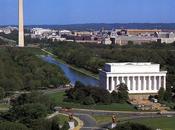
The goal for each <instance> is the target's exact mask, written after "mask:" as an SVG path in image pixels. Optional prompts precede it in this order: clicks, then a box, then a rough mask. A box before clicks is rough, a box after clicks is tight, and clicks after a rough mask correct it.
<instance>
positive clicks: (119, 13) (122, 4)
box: [0, 0, 175, 25]
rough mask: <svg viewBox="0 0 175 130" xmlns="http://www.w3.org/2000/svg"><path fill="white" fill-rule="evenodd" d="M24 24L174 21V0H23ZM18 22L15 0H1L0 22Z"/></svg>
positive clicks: (5, 23) (16, 0)
mask: <svg viewBox="0 0 175 130" xmlns="http://www.w3.org/2000/svg"><path fill="white" fill-rule="evenodd" d="M24 12H25V24H26V25H39V24H40V25H41V24H56V25H64V24H80V23H175V0H24ZM17 23H18V0H0V25H9V24H10V25H12V24H13V25H15V24H17Z"/></svg>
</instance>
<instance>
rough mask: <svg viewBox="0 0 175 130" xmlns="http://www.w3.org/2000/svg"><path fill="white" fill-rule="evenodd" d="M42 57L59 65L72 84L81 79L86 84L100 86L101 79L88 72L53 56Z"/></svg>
mask: <svg viewBox="0 0 175 130" xmlns="http://www.w3.org/2000/svg"><path fill="white" fill-rule="evenodd" d="M42 59H43V60H44V61H46V62H48V63H51V64H55V65H57V66H59V67H60V68H61V69H62V71H63V72H64V74H65V76H66V77H67V78H68V79H69V80H70V82H71V84H73V85H74V84H75V82H76V81H81V82H82V83H83V84H84V85H91V86H98V84H99V81H98V80H97V79H95V78H93V77H90V76H88V75H86V74H83V73H80V72H78V71H76V70H74V69H72V68H71V67H69V65H67V64H63V63H61V62H59V61H57V60H55V59H54V58H53V57H51V56H42Z"/></svg>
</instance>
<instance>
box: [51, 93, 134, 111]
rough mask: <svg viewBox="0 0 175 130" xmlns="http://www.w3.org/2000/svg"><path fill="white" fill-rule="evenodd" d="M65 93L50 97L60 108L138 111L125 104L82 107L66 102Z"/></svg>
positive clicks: (53, 94)
mask: <svg viewBox="0 0 175 130" xmlns="http://www.w3.org/2000/svg"><path fill="white" fill-rule="evenodd" d="M64 95H65V93H64V92H57V93H52V94H49V95H48V96H49V97H50V98H51V99H52V100H53V101H55V102H56V104H57V105H58V106H61V107H69V108H82V109H96V110H111V111H136V109H135V108H134V107H133V106H131V105H129V104H127V103H125V104H117V103H114V104H110V105H100V104H98V105H88V106H87V105H81V104H79V103H71V102H64V101H63V99H64Z"/></svg>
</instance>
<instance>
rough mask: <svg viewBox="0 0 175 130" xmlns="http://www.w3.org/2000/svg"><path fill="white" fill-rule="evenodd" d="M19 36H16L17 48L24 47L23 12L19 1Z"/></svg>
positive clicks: (21, 2) (21, 0) (20, 0)
mask: <svg viewBox="0 0 175 130" xmlns="http://www.w3.org/2000/svg"><path fill="white" fill-rule="evenodd" d="M18 2H19V3H18V4H19V7H18V9H19V10H18V11H19V12H18V13H19V23H18V24H19V34H18V35H19V36H18V40H19V41H18V42H19V43H18V46H19V47H24V10H23V0H19V1H18Z"/></svg>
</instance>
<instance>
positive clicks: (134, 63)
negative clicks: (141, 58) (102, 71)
mask: <svg viewBox="0 0 175 130" xmlns="http://www.w3.org/2000/svg"><path fill="white" fill-rule="evenodd" d="M106 64H107V65H110V66H123V65H134V66H135V65H137V66H143V65H144V66H145V65H146V66H148V65H156V64H153V63H151V62H123V63H106Z"/></svg>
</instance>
